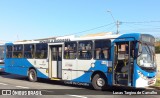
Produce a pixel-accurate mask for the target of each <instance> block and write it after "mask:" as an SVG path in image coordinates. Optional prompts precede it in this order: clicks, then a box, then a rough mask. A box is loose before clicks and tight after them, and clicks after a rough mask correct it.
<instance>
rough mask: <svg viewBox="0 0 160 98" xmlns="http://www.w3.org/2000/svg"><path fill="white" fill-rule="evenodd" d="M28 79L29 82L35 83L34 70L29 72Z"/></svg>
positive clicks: (35, 75) (35, 74)
mask: <svg viewBox="0 0 160 98" xmlns="http://www.w3.org/2000/svg"><path fill="white" fill-rule="evenodd" d="M28 79H29V81H31V82H36V81H37V73H36V71H35V70H34V69H30V70H29V73H28Z"/></svg>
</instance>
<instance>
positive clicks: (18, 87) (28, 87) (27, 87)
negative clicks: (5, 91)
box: [16, 86, 29, 88]
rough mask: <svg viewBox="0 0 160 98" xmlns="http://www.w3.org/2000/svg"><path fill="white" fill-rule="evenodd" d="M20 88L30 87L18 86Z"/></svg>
mask: <svg viewBox="0 0 160 98" xmlns="http://www.w3.org/2000/svg"><path fill="white" fill-rule="evenodd" d="M16 87H18V88H29V87H25V86H16Z"/></svg>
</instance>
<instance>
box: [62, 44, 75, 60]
mask: <svg viewBox="0 0 160 98" xmlns="http://www.w3.org/2000/svg"><path fill="white" fill-rule="evenodd" d="M76 53H77V42H65V47H64V59H76Z"/></svg>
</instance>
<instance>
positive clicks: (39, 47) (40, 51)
mask: <svg viewBox="0 0 160 98" xmlns="http://www.w3.org/2000/svg"><path fill="white" fill-rule="evenodd" d="M47 53H48V45H47V44H46V43H41V44H36V51H35V58H37V59H45V58H47Z"/></svg>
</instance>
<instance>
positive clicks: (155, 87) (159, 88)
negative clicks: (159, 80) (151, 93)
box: [149, 86, 160, 90]
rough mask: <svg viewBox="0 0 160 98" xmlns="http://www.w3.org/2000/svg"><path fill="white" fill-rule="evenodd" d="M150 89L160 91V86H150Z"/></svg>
mask: <svg viewBox="0 0 160 98" xmlns="http://www.w3.org/2000/svg"><path fill="white" fill-rule="evenodd" d="M149 87H150V88H154V89H157V90H160V86H158V87H157V86H149Z"/></svg>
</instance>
